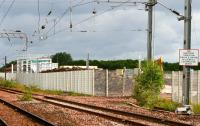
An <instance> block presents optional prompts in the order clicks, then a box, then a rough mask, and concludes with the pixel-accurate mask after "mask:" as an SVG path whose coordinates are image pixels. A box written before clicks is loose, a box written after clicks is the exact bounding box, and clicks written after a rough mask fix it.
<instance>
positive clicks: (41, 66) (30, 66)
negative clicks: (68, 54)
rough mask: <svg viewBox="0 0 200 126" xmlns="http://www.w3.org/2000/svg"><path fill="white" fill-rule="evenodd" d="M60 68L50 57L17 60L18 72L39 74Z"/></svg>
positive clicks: (24, 57)
mask: <svg viewBox="0 0 200 126" xmlns="http://www.w3.org/2000/svg"><path fill="white" fill-rule="evenodd" d="M56 68H58V63H52V59H51V58H50V57H49V56H23V57H21V58H18V60H17V72H26V73H38V72H42V71H46V70H52V69H56Z"/></svg>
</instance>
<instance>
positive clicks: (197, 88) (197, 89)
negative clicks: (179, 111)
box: [197, 70, 200, 104]
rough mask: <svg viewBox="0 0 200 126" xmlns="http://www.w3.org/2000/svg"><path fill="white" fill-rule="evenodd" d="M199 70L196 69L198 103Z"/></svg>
mask: <svg viewBox="0 0 200 126" xmlns="http://www.w3.org/2000/svg"><path fill="white" fill-rule="evenodd" d="M199 97H200V95H199V70H197V103H198V104H199Z"/></svg>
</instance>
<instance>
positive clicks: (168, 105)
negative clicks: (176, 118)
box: [155, 99, 181, 112]
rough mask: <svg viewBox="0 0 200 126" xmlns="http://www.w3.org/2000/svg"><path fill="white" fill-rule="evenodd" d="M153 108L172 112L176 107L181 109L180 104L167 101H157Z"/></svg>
mask: <svg viewBox="0 0 200 126" xmlns="http://www.w3.org/2000/svg"><path fill="white" fill-rule="evenodd" d="M155 107H157V108H160V109H163V110H166V111H173V112H174V111H175V110H176V109H177V108H178V107H181V104H180V103H178V102H174V101H171V100H168V99H159V101H158V103H157V104H156V106H155Z"/></svg>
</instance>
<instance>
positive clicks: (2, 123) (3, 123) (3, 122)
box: [0, 118, 8, 126]
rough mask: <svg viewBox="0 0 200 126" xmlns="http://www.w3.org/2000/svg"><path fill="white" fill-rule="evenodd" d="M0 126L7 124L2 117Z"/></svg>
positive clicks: (6, 125)
mask: <svg viewBox="0 0 200 126" xmlns="http://www.w3.org/2000/svg"><path fill="white" fill-rule="evenodd" d="M0 126H8V124H7V123H6V122H5V121H4V120H3V119H2V118H0Z"/></svg>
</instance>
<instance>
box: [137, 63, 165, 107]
mask: <svg viewBox="0 0 200 126" xmlns="http://www.w3.org/2000/svg"><path fill="white" fill-rule="evenodd" d="M163 84H164V77H163V71H162V70H161V69H160V67H159V66H158V65H157V64H156V63H154V62H147V63H146V64H145V65H144V66H143V67H142V73H141V74H140V75H138V77H137V78H136V85H135V88H134V97H135V98H136V99H137V101H138V102H139V104H140V105H141V106H145V107H148V108H153V107H154V105H155V103H156V102H157V101H158V98H159V95H160V92H161V90H162V88H163V86H164V85H163Z"/></svg>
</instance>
